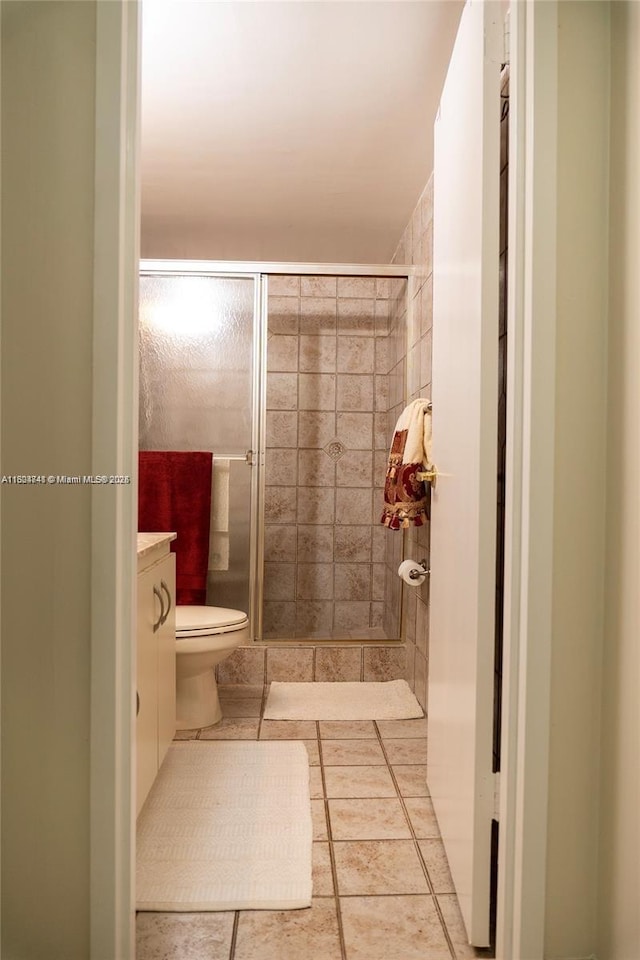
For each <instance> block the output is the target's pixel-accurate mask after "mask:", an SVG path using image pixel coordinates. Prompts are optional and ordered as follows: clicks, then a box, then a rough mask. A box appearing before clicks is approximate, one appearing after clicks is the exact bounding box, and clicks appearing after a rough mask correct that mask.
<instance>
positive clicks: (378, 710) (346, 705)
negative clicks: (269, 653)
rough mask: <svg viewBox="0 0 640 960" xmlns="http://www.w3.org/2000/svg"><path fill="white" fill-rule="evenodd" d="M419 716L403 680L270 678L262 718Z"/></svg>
mask: <svg viewBox="0 0 640 960" xmlns="http://www.w3.org/2000/svg"><path fill="white" fill-rule="evenodd" d="M421 716H423V713H422V707H421V706H420V704H419V703H418V701H417V700H416V698H415V696H414V695H413V693H412V692H411V689H410V687H409V684H408V683H407V681H406V680H386V681H385V682H382V683H357V682H356V683H339V682H338V683H279V682H277V681H274V682H272V684H271V686H270V687H269V696H268V698H267V705H266V708H265V711H264V719H265V720H410V719H412V718H413V717H421Z"/></svg>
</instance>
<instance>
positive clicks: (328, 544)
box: [298, 526, 334, 563]
mask: <svg viewBox="0 0 640 960" xmlns="http://www.w3.org/2000/svg"><path fill="white" fill-rule="evenodd" d="M333 530H334V528H333V527H330V526H326V527H324V526H299V527H298V562H299V563H331V562H332V561H333V550H334V548H333V540H334V532H333Z"/></svg>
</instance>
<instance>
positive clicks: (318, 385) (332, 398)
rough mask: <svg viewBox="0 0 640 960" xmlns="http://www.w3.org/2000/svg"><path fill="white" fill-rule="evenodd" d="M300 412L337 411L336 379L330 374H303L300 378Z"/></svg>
mask: <svg viewBox="0 0 640 960" xmlns="http://www.w3.org/2000/svg"><path fill="white" fill-rule="evenodd" d="M298 392H299V399H298V403H299V409H300V410H335V408H336V407H335V404H336V378H335V375H334V374H330V373H301V374H299V376H298Z"/></svg>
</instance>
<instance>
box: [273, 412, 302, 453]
mask: <svg viewBox="0 0 640 960" xmlns="http://www.w3.org/2000/svg"><path fill="white" fill-rule="evenodd" d="M266 439H267V447H296V446H297V445H298V414H297V413H296V411H295V410H268V411H267V438H266Z"/></svg>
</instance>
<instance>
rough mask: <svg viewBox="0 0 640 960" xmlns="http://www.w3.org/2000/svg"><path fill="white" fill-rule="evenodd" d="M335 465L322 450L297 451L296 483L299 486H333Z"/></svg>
mask: <svg viewBox="0 0 640 960" xmlns="http://www.w3.org/2000/svg"><path fill="white" fill-rule="evenodd" d="M335 476H336V465H335V463H334V462H333V460H332V459H331V457H329V456H328V455H327V454H326V453H325V452H324V450H299V451H298V483H299V484H300V486H301V487H333V486H334V484H335Z"/></svg>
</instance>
